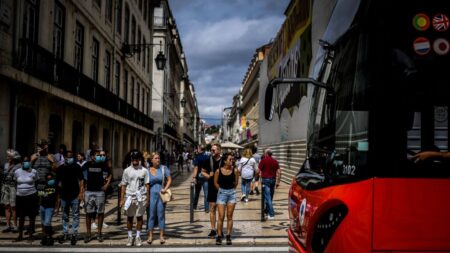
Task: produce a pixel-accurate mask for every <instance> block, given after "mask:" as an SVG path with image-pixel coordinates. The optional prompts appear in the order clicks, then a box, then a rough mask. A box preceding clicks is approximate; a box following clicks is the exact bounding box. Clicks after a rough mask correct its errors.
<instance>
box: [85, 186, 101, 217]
mask: <svg viewBox="0 0 450 253" xmlns="http://www.w3.org/2000/svg"><path fill="white" fill-rule="evenodd" d="M84 203H85V210H86V213H98V214H102V213H104V212H105V192H104V191H98V192H91V191H86V192H85V193H84Z"/></svg>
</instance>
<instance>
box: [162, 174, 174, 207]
mask: <svg viewBox="0 0 450 253" xmlns="http://www.w3.org/2000/svg"><path fill="white" fill-rule="evenodd" d="M161 169H162V171H161V172H162V186H163V187H164V185H165V176H164V171H165V169H164V166H162V168H161ZM159 197H161V200H162V202H163V203H167V202H169V201H172V200H173V195H172V191H171V190H170V189H167V191H166V192H164V193H162V192H159Z"/></svg>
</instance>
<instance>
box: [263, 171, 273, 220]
mask: <svg viewBox="0 0 450 253" xmlns="http://www.w3.org/2000/svg"><path fill="white" fill-rule="evenodd" d="M262 192H263V196H264V203H265V208H264V213H265V214H267V213H268V214H269V216H272V217H273V216H275V211H274V210H273V204H272V200H273V194H274V193H275V178H263V179H262Z"/></svg>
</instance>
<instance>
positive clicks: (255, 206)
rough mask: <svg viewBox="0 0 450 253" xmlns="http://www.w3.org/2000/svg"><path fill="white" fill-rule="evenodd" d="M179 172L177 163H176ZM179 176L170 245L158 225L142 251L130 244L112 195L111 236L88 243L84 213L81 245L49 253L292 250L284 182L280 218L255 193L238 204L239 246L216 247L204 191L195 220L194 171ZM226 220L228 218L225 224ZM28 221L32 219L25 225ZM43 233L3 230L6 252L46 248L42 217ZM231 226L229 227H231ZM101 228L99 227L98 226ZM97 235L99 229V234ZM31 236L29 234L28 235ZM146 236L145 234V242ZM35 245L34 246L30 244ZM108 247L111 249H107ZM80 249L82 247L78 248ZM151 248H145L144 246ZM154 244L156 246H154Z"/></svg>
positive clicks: (57, 223) (170, 212)
mask: <svg viewBox="0 0 450 253" xmlns="http://www.w3.org/2000/svg"><path fill="white" fill-rule="evenodd" d="M172 170H173V171H175V166H173V167H172ZM174 175H175V179H174V182H173V186H172V192H173V193H174V196H175V200H173V201H172V202H170V203H169V204H168V206H167V209H166V226H167V229H166V233H165V237H166V245H165V246H163V247H161V245H160V244H159V240H158V239H157V238H159V237H158V234H157V233H158V230H157V229H155V235H154V238H155V240H154V242H153V244H152V245H148V244H146V243H144V244H143V246H142V251H141V250H140V249H139V248H138V247H135V246H133V247H128V248H127V247H125V243H126V228H125V223H124V222H125V218H124V217H123V216H122V219H121V220H122V224H121V225H119V226H117V225H116V219H117V196H116V195H112V196H109V198H108V203H107V207H106V217H105V221H106V223H107V224H108V228H105V229H104V230H103V233H104V237H105V240H104V241H103V242H102V243H100V242H98V241H96V240H92V241H91V242H89V243H88V244H85V243H84V242H83V236H84V233H85V231H86V230H85V218H84V211H82V214H83V215H82V217H81V220H80V230H79V232H80V235H79V237H80V238H79V240H78V243H77V246H76V247H75V248H74V247H73V246H70V243H69V242H65V243H64V244H59V243H58V242H55V246H54V247H47V248H46V249H45V251H46V252H69V251H70V252H81V251H85V250H86V247H89V251H90V252H91V251H92V252H127V250H129V251H133V252H143V251H144V250H145V252H153V250H154V251H155V252H156V251H158V252H194V251H195V252H235V251H237V250H236V248H234V247H236V246H238V247H239V251H244V252H286V251H287V232H286V230H287V226H288V222H289V221H288V214H287V208H286V202H287V191H288V185H287V184H285V183H282V184H281V186H280V187H279V188H278V189H277V190H276V192H275V196H274V207H275V211H276V215H275V219H274V220H270V221H265V222H261V221H260V217H261V216H260V215H261V213H260V197H259V196H256V195H253V196H251V198H250V201H249V202H248V203H244V202H240V201H239V202H238V203H237V205H236V209H235V212H234V228H233V234H232V239H233V246H226V245H223V246H221V247H216V245H215V240H214V239H210V238H208V237H207V234H208V233H209V229H210V222H209V214H206V213H205V212H204V210H203V204H202V203H203V197H202V196H203V194H201V195H200V199H199V210H196V211H195V213H194V222H193V223H190V222H189V217H190V214H189V200H190V197H189V187H190V179H191V173H190V172H189V173H188V172H186V171H184V172H180V173H176V172H175V173H174ZM237 190H238V197H240V195H241V194H240V184H239V186H238V189H237ZM53 221H54V222H53V227H54V229H55V231H56V235H55V237H58V236H60V235H61V230H62V228H61V214H59V215H57V216H56V217H54V218H53ZM225 223H226V222H225ZM25 224H27V222H26V223H25ZM36 224H37V225H36V229H37V233H36V236H35V239H34V241H32V242H28V241H27V240H24V241H23V242H19V243H16V242H12V240H13V239H14V238H15V237H16V236H17V234H14V233H2V234H1V239H0V245H1V248H0V252H35V251H36V250H39V249H40V248H39V247H37V246H40V244H39V243H40V237H39V236H40V234H41V229H40V220H39V218H38V219H37V221H36ZM225 226H226V225H225ZM93 231H95V230H93ZM93 235H95V233H94V234H93ZM25 238H26V236H25ZM146 238H147V236H146V235H144V236H143V237H142V239H143V240H145V239H146ZM30 246H32V247H30ZM105 247H106V248H105ZM77 248H79V249H77ZM144 248H145V249H144ZM149 248H151V249H152V250H150V249H149Z"/></svg>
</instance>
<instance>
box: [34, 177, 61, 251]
mask: <svg viewBox="0 0 450 253" xmlns="http://www.w3.org/2000/svg"><path fill="white" fill-rule="evenodd" d="M38 195H39V196H40V198H41V206H40V214H41V222H42V231H43V233H44V236H43V237H42V240H41V245H42V246H52V245H53V237H52V235H53V230H52V218H53V211H54V210H58V194H57V191H56V183H55V179H54V178H53V174H51V173H49V174H47V184H46V186H45V188H44V190H43V191H40V192H39V193H38Z"/></svg>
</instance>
